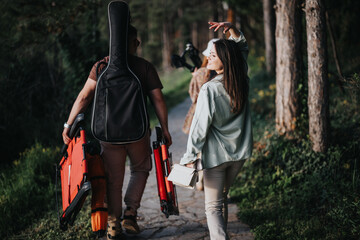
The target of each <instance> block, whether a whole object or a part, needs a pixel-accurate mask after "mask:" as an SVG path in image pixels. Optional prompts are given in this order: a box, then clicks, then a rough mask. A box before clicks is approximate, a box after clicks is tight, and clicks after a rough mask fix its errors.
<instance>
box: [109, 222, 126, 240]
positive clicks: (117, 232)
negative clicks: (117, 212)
mask: <svg viewBox="0 0 360 240" xmlns="http://www.w3.org/2000/svg"><path fill="white" fill-rule="evenodd" d="M106 236H107V240H114V239H115V240H126V236H125V234H124V233H123V232H122V228H121V225H120V222H119V221H108V225H107V235H106Z"/></svg>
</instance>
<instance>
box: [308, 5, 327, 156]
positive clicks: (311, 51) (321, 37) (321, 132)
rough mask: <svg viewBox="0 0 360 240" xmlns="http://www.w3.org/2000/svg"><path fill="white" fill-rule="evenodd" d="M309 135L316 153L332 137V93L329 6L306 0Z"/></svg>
mask: <svg viewBox="0 0 360 240" xmlns="http://www.w3.org/2000/svg"><path fill="white" fill-rule="evenodd" d="M305 12H306V35H307V55H308V85H309V90H308V109H309V136H310V140H311V142H312V148H313V150H314V151H316V152H325V151H326V149H327V146H328V140H329V93H328V76H327V74H328V72H327V52H326V49H327V44H326V32H325V30H326V22H325V8H324V5H323V1H322V0H306V11H305Z"/></svg>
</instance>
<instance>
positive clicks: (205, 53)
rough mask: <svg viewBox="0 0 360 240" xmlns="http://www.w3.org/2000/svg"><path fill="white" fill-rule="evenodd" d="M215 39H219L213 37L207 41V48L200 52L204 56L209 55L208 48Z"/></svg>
mask: <svg viewBox="0 0 360 240" xmlns="http://www.w3.org/2000/svg"><path fill="white" fill-rule="evenodd" d="M217 40H219V39H218V38H213V39H211V40H210V41H209V42H208V45H207V48H206V49H205V50H204V51H203V52H202V54H203V55H204V56H205V57H208V56H209V55H210V49H211V47H212V45H213V43H214V42H216V41H217Z"/></svg>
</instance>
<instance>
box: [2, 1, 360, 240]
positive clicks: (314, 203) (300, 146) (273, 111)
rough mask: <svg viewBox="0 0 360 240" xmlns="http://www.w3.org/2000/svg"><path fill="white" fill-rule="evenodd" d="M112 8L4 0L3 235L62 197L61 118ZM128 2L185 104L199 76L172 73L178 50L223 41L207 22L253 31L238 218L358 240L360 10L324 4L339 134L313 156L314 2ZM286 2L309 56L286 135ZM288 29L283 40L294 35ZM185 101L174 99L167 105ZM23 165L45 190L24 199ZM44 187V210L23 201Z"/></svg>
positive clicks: (271, 234) (93, 57) (285, 232)
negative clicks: (282, 101) (281, 102)
mask: <svg viewBox="0 0 360 240" xmlns="http://www.w3.org/2000/svg"><path fill="white" fill-rule="evenodd" d="M109 2H110V1H100V0H79V1H50V0H27V1H25V0H16V1H10V0H3V1H2V4H1V6H0V9H1V12H2V14H1V16H0V29H1V31H0V55H1V57H0V83H1V84H0V94H1V101H0V111H1V115H0V136H1V138H0V150H1V152H2V157H1V163H0V171H1V177H0V183H1V191H2V192H1V195H0V196H1V197H0V205H1V211H3V213H2V216H4V217H3V218H2V219H3V224H1V226H2V227H1V229H2V231H1V234H0V235H3V234H4V235H5V236H8V235H9V234H12V233H16V232H17V231H19V229H17V228H16V227H11V226H15V225H16V224H18V223H25V224H24V228H25V227H26V226H28V225H29V224H30V223H29V222H27V220H28V219H31V218H33V217H38V216H39V214H40V213H39V212H38V210H37V208H36V206H38V205H39V206H41V205H43V204H44V202H45V200H46V199H52V198H53V196H54V195H53V194H54V191H53V190H50V189H52V187H51V186H52V185H53V175H52V174H53V172H52V171H50V170H49V169H46V168H47V167H48V166H49V163H54V162H57V161H58V159H57V158H56V156H57V155H56V154H58V151H59V150H58V149H57V147H58V146H61V144H62V140H61V132H62V128H63V122H64V121H65V120H66V119H67V116H68V113H69V111H70V108H71V105H72V103H73V101H74V99H75V98H76V96H77V94H78V92H79V90H80V89H81V87H82V86H83V84H84V82H85V80H86V78H87V76H88V74H89V71H90V69H91V67H92V65H93V63H94V62H95V61H97V60H98V59H101V58H102V57H103V56H106V55H107V54H108V40H109V38H108V24H107V4H108V3H109ZM127 2H128V3H129V6H130V9H131V16H132V24H133V25H134V26H135V27H137V29H138V32H139V39H140V41H141V45H140V49H139V51H138V55H139V56H142V57H144V58H145V59H148V60H149V61H150V62H152V63H153V64H154V65H155V66H156V68H157V69H158V71H159V73H160V75H161V76H167V78H169V79H170V80H169V82H171V84H170V85H176V86H177V89H174V90H173V91H174V92H171V94H172V95H173V94H174V93H176V92H178V93H179V92H180V93H182V95H181V96H180V95H179V96H178V97H179V99H181V98H183V97H186V94H187V93H186V91H187V89H186V88H187V83H188V82H189V79H190V75H189V73H188V71H186V70H184V71H180V72H179V71H174V68H173V67H172V66H171V63H170V62H171V61H170V59H171V55H172V54H174V53H176V54H181V53H182V52H183V51H184V49H185V44H186V43H187V42H189V41H191V42H192V43H193V44H194V46H195V47H196V48H198V49H199V50H203V49H205V48H206V45H207V42H208V40H209V39H211V38H214V37H223V35H222V34H217V33H213V32H212V31H209V30H208V23H207V22H208V21H212V20H214V21H232V22H233V23H234V24H236V26H237V27H238V28H241V30H242V31H243V32H244V34H245V36H246V38H247V40H248V43H249V48H250V54H249V66H250V73H249V75H250V77H251V90H250V91H251V92H250V100H251V104H252V110H253V119H254V136H255V144H254V147H255V150H254V156H253V157H252V159H251V161H249V164H247V166H245V169H244V173H243V174H242V175H241V177H239V181H238V182H237V185H236V187H235V188H234V189H233V190H232V197H233V199H234V201H238V203H239V206H240V208H241V209H242V212H240V213H239V217H240V218H241V219H242V220H244V221H245V222H247V223H248V224H250V226H251V228H252V229H253V231H254V232H255V234H256V236H257V238H258V239H306V238H310V239H311V238H315V239H321V238H324V239H358V238H359V237H360V229H359V226H360V197H359V191H360V190H359V189H360V177H359V176H360V172H359V165H360V164H359V161H358V160H359V158H358V156H359V149H360V143H359V138H360V127H359V123H360V116H359V106H360V103H359V99H360V96H359V92H360V90H359V89H360V79H359V72H360V71H359V67H360V55H359V54H358V52H359V50H360V41H359V37H360V32H359V31H358V26H357V25H358V24H357V23H358V22H359V20H360V15H359V14H358V13H359V10H360V2H359V1H350V0H344V1H336V0H325V1H319V2H322V3H323V5H322V6H323V9H324V10H325V11H326V19H327V21H326V24H325V25H324V26H325V28H323V32H325V33H326V35H325V36H326V38H325V40H326V41H325V43H322V44H323V45H322V46H323V49H326V50H327V55H326V58H325V63H326V64H325V65H326V67H327V72H326V77H327V79H326V82H327V85H328V87H329V115H328V118H329V119H328V121H329V122H330V127H328V130H327V131H328V134H329V135H330V137H329V139H326V142H327V144H326V147H325V148H324V149H322V150H320V151H315V150H314V143H313V142H312V138H311V137H310V136H309V129H311V127H310V126H309V112H308V111H309V109H308V90H309V89H308V60H307V59H308V54H307V50H306V49H307V39H308V36H307V34H306V31H307V29H309V28H308V27H309V22H308V21H307V19H306V16H305V15H306V12H307V10H306V3H308V2H311V1H300V0H291V1H281V0H277V1H271V0H269V1H268V0H264V1H260V0H258V1H245V0H239V1H235V0H233V1H232V0H228V1H224V2H223V1H219V0H193V1H185V0H179V1H167V0H152V1H146V0H129V1H127ZM265 3H270V8H269V9H270V10H271V11H270V13H271V14H270V15H272V16H273V20H272V22H271V24H270V25H268V24H267V20H268V19H265V18H264V17H263V16H265V5H266V4H265ZM284 3H285V4H286V3H289V5H291V4H294V5H295V9H296V14H294V15H296V16H297V17H296V18H297V21H298V22H299V23H298V24H299V27H298V28H297V29H298V30H297V33H296V35H298V37H299V40H298V41H299V44H297V47H296V48H299V52H297V53H298V54H297V55H298V56H301V58H300V60H296V61H298V63H297V66H298V67H297V68H296V69H295V70H294V71H293V72H296V73H298V74H299V76H298V77H297V80H296V81H297V85H296V86H295V90H294V95H297V100H296V101H297V102H298V104H297V105H298V109H297V110H296V123H294V124H290V129H289V128H288V129H286V126H285V130H284V129H283V127H284V126H279V123H278V119H276V115H277V109H280V108H281V106H277V102H276V101H275V100H276V94H277V92H276V91H278V92H280V89H282V87H281V86H279V83H278V80H279V76H278V75H277V74H278V73H279V71H277V70H276V69H279V68H278V66H276V64H278V63H277V62H276V61H275V60H276V59H279V56H276V54H275V52H276V49H277V50H279V49H280V47H279V46H278V45H276V36H277V37H279V34H281V33H279V32H276V28H279V27H280V26H278V25H276V24H277V23H276V19H280V17H281V14H282V13H281V11H283V10H284V9H282V8H281V7H280V6H281V4H284ZM275 12H276V13H275ZM275 15H276V16H275ZM283 15H284V14H283ZM270 18H271V17H270ZM269 26H270V27H269ZM271 26H272V27H271ZM268 28H270V32H271V33H272V36H273V42H270V44H269V43H268V38H266V30H269V29H268ZM284 32H285V35H295V34H293V33H291V32H287V31H284ZM269 46H270V48H272V51H273V53H271V55H272V57H273V60H272V61H273V62H272V63H271V62H270V63H269V61H268V60H269V59H270V57H269V56H271V55H269V53H268V52H267V51H268V48H269ZM276 46H278V47H277V48H276ZM291 61H292V60H291V59H290V56H289V62H291ZM172 74H174V75H172ZM178 75H181V77H177V76H178ZM165 78H166V77H165ZM177 79H180V80H177ZM183 79H185V80H183ZM176 81H180V83H176ZM172 83H176V84H172ZM171 94H169V95H171ZM168 99H169V97H168ZM179 99H170V100H169V102H170V105H171V104H176V103H177V102H178V100H179ZM170 107H171V106H170ZM285 125H286V124H285ZM26 149H27V150H26ZM41 159H43V160H41ZM49 159H53V161H49ZM42 165H43V166H42ZM24 166H26V168H28V169H32V170H33V172H32V174H34V176H32V175H31V176H32V177H33V178H36V181H35V182H36V183H37V184H38V185H36V186H35V187H32V188H31V189H30V190H32V193H28V194H27V195H26V196H24V192H21V190H19V189H20V188H21V186H20V185H21V184H23V185H24V181H25V180H24V179H26V178H29V179H30V180H29V181H33V179H32V180H31V177H30V176H29V175H26V174H28V173H24V172H22V171H23V170H21V171H20V169H24ZM51 170H53V169H51ZM14 172H17V174H14ZM10 175H13V177H10ZM240 180H241V181H240ZM9 182H12V183H11V184H9ZM19 182H21V184H20V183H19ZM5 186H6V187H5ZM44 189H47V190H49V191H48V194H45V195H43V196H42V199H43V200H40V199H37V201H38V202H39V203H37V204H34V202H33V201H35V200H31V201H30V202H29V203H26V204H25V202H27V201H29V198H31V197H32V196H33V194H35V195H36V193H40V192H41V193H42V192H43V190H44ZM30 190H29V189H27V190H26V191H30ZM24 191H25V190H24ZM30 192H31V191H30ZM17 194H18V196H17ZM21 199H22V200H21ZM51 204H52V203H51ZM51 204H50V203H47V205H51ZM20 205H23V206H22V207H20ZM26 206H32V207H33V208H34V210H33V212H30V213H28V214H27V217H23V219H22V220H19V218H18V217H19V216H22V211H23V210H24V209H25V208H26ZM49 208H50V207H49ZM45 210H46V209H45ZM42 211H44V210H42ZM285 213H287V215H286V214H285ZM284 214H285V215H284ZM20 230H21V229H20ZM295 236H297V237H295ZM320 236H321V237H320Z"/></svg>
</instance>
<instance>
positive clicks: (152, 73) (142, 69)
mask: <svg viewBox="0 0 360 240" xmlns="http://www.w3.org/2000/svg"><path fill="white" fill-rule="evenodd" d="M99 62H106V64H102V65H101V66H100V67H99V72H101V70H102V69H104V67H106V66H107V63H108V62H109V56H107V57H105V58H103V59H102V60H100V61H98V62H96V63H95V64H94V66H93V67H92V69H91V71H90V74H89V78H91V79H93V80H95V81H97V79H96V67H97V65H98V63H99ZM128 64H129V68H130V69H131V71H132V72H133V73H134V74H135V75H136V76H137V77H138V79H139V80H140V82H141V86H142V89H143V92H144V94H146V95H147V93H148V92H149V91H151V90H154V89H156V88H160V89H162V88H163V86H162V84H161V81H160V78H159V75H158V74H157V72H156V69H155V67H154V66H153V65H152V64H151V63H150V62H148V61H146V60H145V59H143V58H140V57H137V56H134V55H128Z"/></svg>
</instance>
